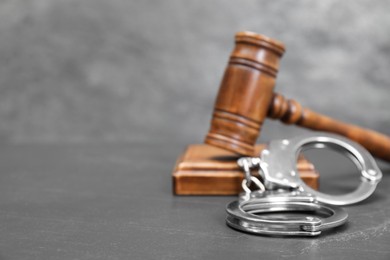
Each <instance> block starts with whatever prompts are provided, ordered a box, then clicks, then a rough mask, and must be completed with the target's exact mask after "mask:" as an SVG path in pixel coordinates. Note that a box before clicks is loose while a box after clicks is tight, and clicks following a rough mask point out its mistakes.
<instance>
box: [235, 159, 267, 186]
mask: <svg viewBox="0 0 390 260" xmlns="http://www.w3.org/2000/svg"><path fill="white" fill-rule="evenodd" d="M237 164H238V166H240V168H241V169H243V171H244V179H243V180H242V183H241V186H242V188H243V190H244V191H245V192H246V193H250V192H251V190H250V188H249V187H250V185H251V184H252V183H254V184H255V185H256V186H257V187H258V188H259V190H261V191H265V186H264V184H263V183H262V182H261V181H260V180H259V179H258V178H256V177H255V176H253V175H252V174H251V170H253V169H258V168H260V164H261V159H260V158H259V157H241V158H240V159H238V160H237Z"/></svg>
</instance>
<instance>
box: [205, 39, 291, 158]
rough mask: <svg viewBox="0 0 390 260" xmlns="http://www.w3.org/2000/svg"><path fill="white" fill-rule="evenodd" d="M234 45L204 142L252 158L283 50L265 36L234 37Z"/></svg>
mask: <svg viewBox="0 0 390 260" xmlns="http://www.w3.org/2000/svg"><path fill="white" fill-rule="evenodd" d="M235 41H236V45H235V48H234V50H233V52H232V54H231V56H230V60H229V64H228V66H227V68H226V70H225V74H224V77H223V79H222V83H221V86H220V89H219V93H218V96H217V99H216V102H215V107H214V113H213V118H212V121H211V127H210V131H209V133H208V135H207V136H206V140H205V142H206V143H207V144H211V145H215V146H218V147H222V148H224V149H228V150H231V151H235V152H237V153H239V154H245V155H254V144H255V143H256V140H257V137H258V135H259V132H260V130H261V125H262V123H263V120H264V118H265V117H266V115H267V113H268V106H264V104H270V103H271V100H272V93H273V88H274V85H275V78H276V75H277V72H278V68H279V59H280V57H281V56H282V55H283V53H284V46H283V44H282V43H279V42H277V41H275V40H273V39H270V38H268V37H266V36H262V35H257V34H254V33H249V32H242V33H237V34H236V38H235Z"/></svg>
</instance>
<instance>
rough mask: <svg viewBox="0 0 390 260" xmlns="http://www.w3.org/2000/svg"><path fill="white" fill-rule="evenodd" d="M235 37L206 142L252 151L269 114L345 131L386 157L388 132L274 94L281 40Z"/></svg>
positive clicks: (245, 34)
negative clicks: (303, 106) (349, 122)
mask: <svg viewBox="0 0 390 260" xmlns="http://www.w3.org/2000/svg"><path fill="white" fill-rule="evenodd" d="M235 40H236V45H235V48H234V50H233V52H232V54H231V56H230V60H229V64H228V66H227V68H226V71H225V75H224V77H223V80H222V83H221V86H220V89H219V93H218V96H217V99H216V103H215V107H214V113H213V117H212V120H211V126H210V130H209V133H208V134H207V136H206V139H205V143H207V144H211V145H214V146H217V147H221V148H224V149H227V150H230V151H233V152H235V153H237V154H242V155H248V156H252V155H254V145H255V143H256V140H257V138H258V135H259V133H260V131H261V126H262V124H263V121H264V119H265V118H266V117H267V116H269V117H271V118H274V119H280V120H281V121H283V122H284V123H287V124H296V125H299V126H302V127H305V128H309V129H313V130H317V131H326V132H332V133H336V134H340V135H343V136H345V137H348V138H350V139H351V140H353V141H356V142H358V143H360V144H361V145H362V146H364V147H365V148H367V150H368V151H370V152H371V153H372V154H373V155H374V156H376V157H378V158H381V159H383V160H387V161H390V138H389V137H388V136H386V135H384V134H381V133H378V132H375V131H373V130H369V129H364V128H361V127H358V126H355V125H351V124H347V123H344V122H341V121H338V120H335V119H332V118H330V117H328V116H324V115H321V114H319V113H315V112H313V111H311V110H309V109H307V108H302V106H301V105H300V104H299V103H298V102H297V101H295V100H286V99H285V98H284V97H283V96H281V95H279V94H274V92H273V90H274V85H275V78H276V75H277V72H278V68H279V60H280V58H281V56H282V54H283V52H284V45H283V44H282V43H280V42H278V41H276V40H273V39H270V38H268V37H266V36H263V35H258V34H255V33H252V32H240V33H238V34H237V35H236V38H235ZM335 95H336V93H335Z"/></svg>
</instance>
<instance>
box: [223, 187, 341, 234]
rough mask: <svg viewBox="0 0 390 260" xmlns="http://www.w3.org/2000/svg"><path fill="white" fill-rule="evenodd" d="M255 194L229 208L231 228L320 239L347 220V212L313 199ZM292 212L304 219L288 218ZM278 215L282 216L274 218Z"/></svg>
mask: <svg viewBox="0 0 390 260" xmlns="http://www.w3.org/2000/svg"><path fill="white" fill-rule="evenodd" d="M255 194H256V195H254V194H252V196H251V198H250V199H248V200H239V201H233V202H231V203H230V204H228V205H227V207H226V210H227V213H228V217H227V218H226V223H227V224H228V225H229V226H230V227H232V228H235V229H238V230H241V231H245V232H249V233H255V234H262V235H274V236H275V235H277V236H317V235H319V234H321V232H322V231H324V230H326V229H330V228H333V227H337V226H339V225H342V224H344V223H345V222H346V220H347V218H348V214H347V213H346V212H345V210H343V209H341V208H338V207H334V206H333V207H331V206H329V205H325V204H322V203H318V202H317V201H316V200H315V198H314V197H312V196H310V195H305V194H300V193H295V192H282V193H276V194H275V193H269V192H262V193H255ZM291 212H294V213H296V212H302V213H304V214H305V215H304V216H296V215H292V216H291V215H288V213H291ZM275 213H282V215H280V216H276V217H275V215H274V214H275ZM309 213H310V215H307V214H309Z"/></svg>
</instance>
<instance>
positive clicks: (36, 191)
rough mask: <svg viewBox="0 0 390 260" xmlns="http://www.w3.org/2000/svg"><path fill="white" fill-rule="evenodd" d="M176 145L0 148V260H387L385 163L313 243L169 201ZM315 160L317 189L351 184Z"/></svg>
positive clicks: (215, 203)
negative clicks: (259, 231)
mask: <svg viewBox="0 0 390 260" xmlns="http://www.w3.org/2000/svg"><path fill="white" fill-rule="evenodd" d="M183 149H184V145H183V144H176V145H174V144H168V143H167V144H88V145H81V144H66V145H38V144H30V145H3V146H2V148H1V149H0V153H1V154H0V173H1V174H0V178H1V179H0V227H1V233H0V259H249V257H251V258H255V259H284V258H295V259H390V218H389V216H390V207H389V206H390V193H389V187H390V170H389V164H382V166H381V168H382V169H383V171H384V175H385V176H384V179H383V181H382V182H381V183H380V185H379V186H378V189H377V191H376V193H375V194H374V195H373V196H372V197H371V198H369V199H368V200H366V201H365V202H363V203H360V204H358V205H354V206H349V207H346V209H347V211H348V213H349V215H350V218H349V222H348V224H347V225H345V226H343V227H341V228H339V229H336V230H333V231H331V232H327V233H326V234H323V235H322V236H320V237H318V238H276V237H260V236H253V235H248V234H245V233H240V232H237V231H234V230H232V229H230V228H229V227H227V226H226V225H225V222H224V218H225V205H226V204H227V203H228V202H230V201H231V200H233V199H235V197H175V196H173V195H172V193H171V170H172V167H173V164H174V161H175V159H176V156H177V155H178V154H179V153H180V152H181V151H182V150H183ZM314 157H315V156H314ZM317 157H319V159H320V160H319V161H320V162H321V163H322V164H324V165H325V168H328V170H327V173H326V174H325V173H324V174H322V175H321V179H322V181H324V183H326V184H324V186H323V187H324V188H326V189H330V191H332V189H334V190H333V191H334V192H336V193H337V192H339V193H341V192H345V191H348V189H351V188H352V187H353V186H351V185H352V184H353V183H355V182H356V178H357V176H355V174H354V173H350V172H348V171H347V173H346V174H341V173H340V171H341V170H338V171H339V172H337V171H333V170H332V169H334V167H336V166H337V164H339V163H336V162H334V159H332V158H330V157H327V156H319V155H317ZM314 159H315V158H314ZM336 175H339V176H337V178H333V177H335V176H336ZM331 187H333V188H331Z"/></svg>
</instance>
